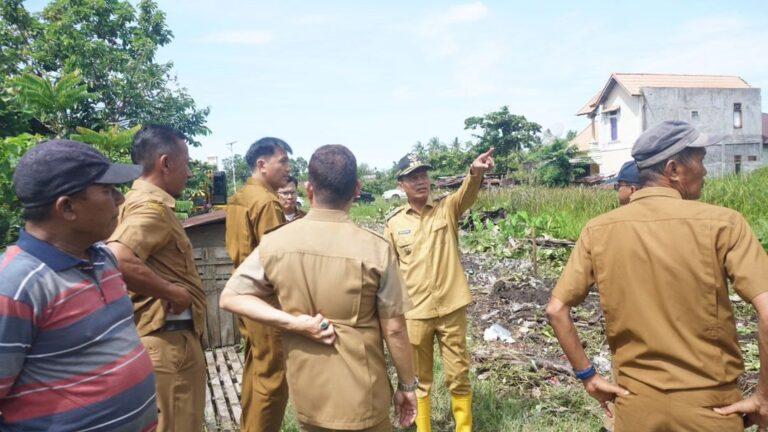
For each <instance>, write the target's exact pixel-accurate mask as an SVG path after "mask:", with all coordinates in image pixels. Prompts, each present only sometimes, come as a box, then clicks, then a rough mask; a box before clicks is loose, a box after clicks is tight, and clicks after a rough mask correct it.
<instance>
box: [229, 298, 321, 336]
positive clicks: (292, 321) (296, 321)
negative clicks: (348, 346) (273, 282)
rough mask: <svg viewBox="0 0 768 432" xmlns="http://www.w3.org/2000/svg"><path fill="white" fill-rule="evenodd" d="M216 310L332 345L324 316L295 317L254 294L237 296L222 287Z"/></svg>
mask: <svg viewBox="0 0 768 432" xmlns="http://www.w3.org/2000/svg"><path fill="white" fill-rule="evenodd" d="M219 307H221V308H222V309H224V310H228V311H230V312H232V313H235V314H237V315H240V316H243V317H246V318H249V319H252V320H254V321H258V322H260V323H262V324H266V325H269V326H272V327H276V328H279V329H281V330H285V331H289V332H291V333H298V334H300V335H302V336H304V337H307V338H309V339H312V340H314V341H315V342H320V343H322V344H325V345H333V342H334V341H335V340H336V330H335V329H334V327H333V324H331V323H329V322H328V321H327V320H326V319H325V317H323V315H321V314H317V315H315V316H309V315H298V316H294V315H291V314H289V313H288V312H285V311H282V310H280V309H277V308H275V307H273V306H272V305H270V304H269V303H267V302H265V301H264V300H262V299H261V298H259V297H258V296H256V295H252V294H238V293H236V292H235V291H233V290H231V289H227V288H224V290H223V291H222V292H221V297H220V298H219ZM323 323H325V324H323Z"/></svg>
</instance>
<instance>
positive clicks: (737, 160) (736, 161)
mask: <svg viewBox="0 0 768 432" xmlns="http://www.w3.org/2000/svg"><path fill="white" fill-rule="evenodd" d="M733 172H735V173H736V174H739V173H740V172H741V155H735V156H734V157H733Z"/></svg>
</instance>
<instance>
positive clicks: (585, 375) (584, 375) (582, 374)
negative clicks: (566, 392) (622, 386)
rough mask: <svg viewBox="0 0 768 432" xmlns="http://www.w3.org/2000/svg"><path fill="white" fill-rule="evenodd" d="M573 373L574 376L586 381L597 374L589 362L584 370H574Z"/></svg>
mask: <svg viewBox="0 0 768 432" xmlns="http://www.w3.org/2000/svg"><path fill="white" fill-rule="evenodd" d="M573 374H574V375H575V376H576V378H578V379H580V380H582V381H586V380H588V379H590V378H592V377H593V376H595V375H597V370H595V366H594V365H592V364H590V365H589V367H588V368H586V369H584V370H580V371H579V370H574V371H573Z"/></svg>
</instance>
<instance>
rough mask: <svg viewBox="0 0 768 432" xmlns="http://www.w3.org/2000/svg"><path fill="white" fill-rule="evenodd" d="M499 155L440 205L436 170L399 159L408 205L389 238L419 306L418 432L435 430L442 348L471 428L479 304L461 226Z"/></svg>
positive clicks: (464, 423) (462, 417)
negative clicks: (472, 354)
mask: <svg viewBox="0 0 768 432" xmlns="http://www.w3.org/2000/svg"><path fill="white" fill-rule="evenodd" d="M492 155H493V149H491V150H489V151H488V152H486V153H483V154H481V155H480V156H479V157H478V158H477V159H475V161H474V162H473V163H472V166H471V167H470V170H469V175H467V177H466V179H465V180H464V182H463V183H462V185H461V187H460V188H459V190H458V191H456V192H455V193H453V194H451V195H449V196H447V197H446V198H445V199H443V200H441V201H439V202H435V201H434V200H432V198H431V197H430V194H429V193H430V187H431V185H430V180H429V174H428V172H427V171H428V170H429V169H430V168H431V167H430V166H429V165H427V164H425V163H423V162H421V161H419V160H418V159H417V158H416V157H415V156H414V155H409V156H406V157H404V158H403V159H401V160H400V162H399V164H398V169H399V173H398V175H397V179H398V184H399V186H400V188H401V189H403V190H404V191H405V194H406V195H407V197H408V203H407V204H405V205H404V206H402V207H400V208H397V209H395V210H394V211H393V212H392V213H391V214H390V215H388V217H387V225H386V228H385V237H386V238H387V240H388V241H389V242H390V243H391V244H392V246H393V247H394V249H395V251H396V252H397V257H398V261H399V264H400V271H401V272H402V274H403V277H404V279H405V284H406V286H407V287H408V294H409V295H410V297H411V301H413V304H414V308H413V309H412V310H410V311H409V312H408V313H406V315H405V316H406V318H407V319H408V337H409V339H410V341H411V345H412V346H413V350H414V353H415V356H414V357H415V364H416V375H417V376H418V377H419V389H418V392H417V394H418V397H419V412H418V416H417V418H416V426H417V428H418V430H419V432H429V431H430V430H431V428H432V426H431V422H430V412H431V403H430V399H429V391H430V388H431V386H432V366H433V347H434V343H435V338H437V341H438V343H439V344H440V352H441V354H442V357H443V369H444V370H445V380H446V383H447V385H448V387H449V388H450V390H451V406H452V409H453V417H454V420H455V421H456V431H457V432H468V431H471V430H472V387H471V385H470V383H469V351H468V350H467V310H466V306H467V305H468V304H469V303H470V302H471V301H472V297H471V295H470V292H469V285H468V284H467V278H466V276H465V275H464V268H463V267H462V265H461V261H460V259H459V234H458V223H459V218H460V217H461V215H462V213H464V212H465V211H467V209H469V208H470V207H471V206H472V204H474V202H475V200H476V199H477V194H478V192H479V191H480V186H481V185H482V183H483V175H484V174H485V172H486V171H488V170H489V169H491V168H493V157H492Z"/></svg>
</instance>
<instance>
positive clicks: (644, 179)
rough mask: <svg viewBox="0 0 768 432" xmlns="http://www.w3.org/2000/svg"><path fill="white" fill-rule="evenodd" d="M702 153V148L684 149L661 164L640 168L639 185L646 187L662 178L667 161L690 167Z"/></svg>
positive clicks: (703, 150)
mask: <svg viewBox="0 0 768 432" xmlns="http://www.w3.org/2000/svg"><path fill="white" fill-rule="evenodd" d="M702 152H706V149H704V148H702V147H686V148H684V149H682V150H681V151H680V152H678V153H675V154H673V155H672V156H670V157H668V158H666V159H664V160H663V161H661V162H658V163H655V164H653V165H651V166H649V167H645V168H640V185H641V186H646V185H648V184H650V183H653V182H654V181H655V180H656V179H657V178H659V177H661V176H663V175H664V168H666V167H667V163H669V161H671V160H674V161H675V162H677V163H679V164H682V165H685V166H690V165H691V164H692V163H693V162H694V161H695V160H696V157H697V156H699V155H701V153H702Z"/></svg>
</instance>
